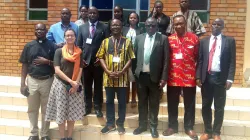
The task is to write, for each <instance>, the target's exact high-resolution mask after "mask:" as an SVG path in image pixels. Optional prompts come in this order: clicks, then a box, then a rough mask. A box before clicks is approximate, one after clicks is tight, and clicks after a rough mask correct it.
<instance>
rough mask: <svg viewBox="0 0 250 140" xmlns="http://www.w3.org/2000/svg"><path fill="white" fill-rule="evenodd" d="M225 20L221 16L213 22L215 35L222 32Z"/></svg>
mask: <svg viewBox="0 0 250 140" xmlns="http://www.w3.org/2000/svg"><path fill="white" fill-rule="evenodd" d="M224 26H225V25H224V20H223V19H221V18H217V19H215V20H214V21H213V23H212V34H213V35H214V36H218V35H220V34H221V32H222V30H223V28H224Z"/></svg>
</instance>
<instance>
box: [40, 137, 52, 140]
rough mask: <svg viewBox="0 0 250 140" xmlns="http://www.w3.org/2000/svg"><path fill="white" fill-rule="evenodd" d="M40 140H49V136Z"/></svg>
mask: <svg viewBox="0 0 250 140" xmlns="http://www.w3.org/2000/svg"><path fill="white" fill-rule="evenodd" d="M41 140H50V138H49V136H45V137H42V139H41Z"/></svg>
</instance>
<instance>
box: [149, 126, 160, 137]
mask: <svg viewBox="0 0 250 140" xmlns="http://www.w3.org/2000/svg"><path fill="white" fill-rule="evenodd" d="M150 133H151V136H152V138H158V137H159V133H158V131H157V128H155V127H151V128H150Z"/></svg>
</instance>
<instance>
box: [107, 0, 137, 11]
mask: <svg viewBox="0 0 250 140" xmlns="http://www.w3.org/2000/svg"><path fill="white" fill-rule="evenodd" d="M105 2H106V1H105ZM115 5H119V6H121V7H122V8H123V9H136V0H115Z"/></svg>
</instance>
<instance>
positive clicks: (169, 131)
mask: <svg viewBox="0 0 250 140" xmlns="http://www.w3.org/2000/svg"><path fill="white" fill-rule="evenodd" d="M174 133H177V131H175V130H174V129H172V128H168V129H167V130H165V131H163V132H162V135H163V136H170V135H173V134H174Z"/></svg>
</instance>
